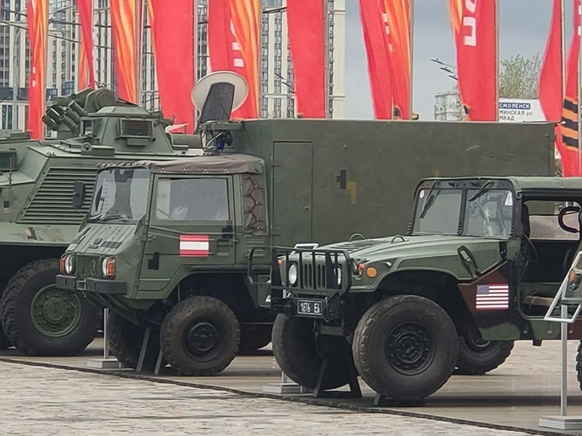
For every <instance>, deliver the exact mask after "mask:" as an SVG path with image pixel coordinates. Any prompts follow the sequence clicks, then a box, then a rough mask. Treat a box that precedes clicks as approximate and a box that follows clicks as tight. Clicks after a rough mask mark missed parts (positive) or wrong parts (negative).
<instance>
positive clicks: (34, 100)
mask: <svg viewBox="0 0 582 436" xmlns="http://www.w3.org/2000/svg"><path fill="white" fill-rule="evenodd" d="M48 3H49V0H28V7H27V9H28V14H27V15H28V17H27V18H28V36H29V39H30V74H29V79H28V106H29V107H28V123H27V130H28V131H29V132H30V136H31V138H33V139H42V138H44V133H43V132H44V124H43V122H42V117H43V115H44V110H45V104H46V58H47V39H48Z"/></svg>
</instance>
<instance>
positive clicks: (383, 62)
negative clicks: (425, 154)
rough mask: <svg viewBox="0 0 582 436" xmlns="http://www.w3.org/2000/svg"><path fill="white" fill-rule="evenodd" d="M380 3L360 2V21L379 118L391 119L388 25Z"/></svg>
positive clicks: (371, 1)
mask: <svg viewBox="0 0 582 436" xmlns="http://www.w3.org/2000/svg"><path fill="white" fill-rule="evenodd" d="M382 4H383V1H382V0H381V3H378V0H360V21H361V23H362V32H363V34H364V45H365V47H366V55H367V58H368V77H369V80H370V88H371V89H370V91H371V94H372V103H373V107H374V116H375V118H376V119H381V120H389V119H392V87H391V79H392V78H391V77H390V64H389V58H388V53H389V45H388V44H389V43H388V35H387V32H388V25H387V23H386V22H385V21H384V20H383V17H384V16H385V14H384V12H383V10H382V8H381V6H382Z"/></svg>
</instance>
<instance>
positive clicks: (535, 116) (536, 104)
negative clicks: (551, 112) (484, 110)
mask: <svg viewBox="0 0 582 436" xmlns="http://www.w3.org/2000/svg"><path fill="white" fill-rule="evenodd" d="M499 121H500V122H504V123H527V122H530V123H532V122H539V121H546V117H545V116H544V112H543V111H542V106H541V105H540V101H539V100H530V99H519V98H500V99H499Z"/></svg>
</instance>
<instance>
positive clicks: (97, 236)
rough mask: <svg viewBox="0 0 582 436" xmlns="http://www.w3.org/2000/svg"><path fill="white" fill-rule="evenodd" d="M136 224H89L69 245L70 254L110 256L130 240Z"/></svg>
mask: <svg viewBox="0 0 582 436" xmlns="http://www.w3.org/2000/svg"><path fill="white" fill-rule="evenodd" d="M136 226H137V225H136V224H88V225H87V227H85V228H84V229H83V230H82V231H81V232H80V233H79V234H78V235H77V236H76V237H75V239H74V240H73V241H72V242H71V243H70V244H69V247H68V248H67V252H68V253H87V254H100V255H110V254H114V253H115V252H117V251H118V249H119V248H120V247H121V246H122V244H123V243H124V242H125V241H127V240H128V239H130V238H131V237H132V236H133V235H134V233H135V229H136Z"/></svg>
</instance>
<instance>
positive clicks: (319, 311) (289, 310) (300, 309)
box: [271, 295, 341, 321]
mask: <svg viewBox="0 0 582 436" xmlns="http://www.w3.org/2000/svg"><path fill="white" fill-rule="evenodd" d="M271 312H272V313H283V314H285V315H287V316H289V317H299V318H312V319H321V320H323V321H331V320H335V319H340V318H341V311H340V298H339V295H337V296H335V297H332V298H327V297H313V298H312V297H293V296H290V297H287V298H276V297H275V298H273V297H271Z"/></svg>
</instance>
